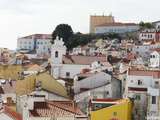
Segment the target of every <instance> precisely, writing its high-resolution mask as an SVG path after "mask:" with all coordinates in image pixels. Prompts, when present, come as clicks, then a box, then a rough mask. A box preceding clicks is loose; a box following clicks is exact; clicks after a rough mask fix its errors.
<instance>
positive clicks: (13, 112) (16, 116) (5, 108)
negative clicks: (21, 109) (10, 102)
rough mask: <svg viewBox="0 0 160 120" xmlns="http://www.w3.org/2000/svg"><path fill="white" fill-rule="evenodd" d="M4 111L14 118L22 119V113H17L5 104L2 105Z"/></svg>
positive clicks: (15, 119) (16, 119)
mask: <svg viewBox="0 0 160 120" xmlns="http://www.w3.org/2000/svg"><path fill="white" fill-rule="evenodd" d="M4 112H5V113H6V114H7V115H9V116H10V117H12V118H13V119H14V120H22V115H20V114H19V113H17V112H15V111H13V110H12V109H10V108H8V107H7V106H4Z"/></svg>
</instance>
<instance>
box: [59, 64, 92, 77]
mask: <svg viewBox="0 0 160 120" xmlns="http://www.w3.org/2000/svg"><path fill="white" fill-rule="evenodd" d="M85 68H90V65H76V64H63V65H62V67H61V69H60V77H61V78H71V79H73V78H74V76H75V75H77V74H79V73H81V71H82V69H85ZM66 72H70V77H67V76H66Z"/></svg>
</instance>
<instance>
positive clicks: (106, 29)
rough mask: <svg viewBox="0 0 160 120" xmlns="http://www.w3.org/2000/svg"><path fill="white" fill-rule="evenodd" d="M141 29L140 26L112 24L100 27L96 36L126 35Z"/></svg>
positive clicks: (97, 28)
mask: <svg viewBox="0 0 160 120" xmlns="http://www.w3.org/2000/svg"><path fill="white" fill-rule="evenodd" d="M138 29H139V26H138V25H137V24H134V23H112V24H106V25H100V26H97V27H96V28H95V33H96V34H103V33H126V32H135V31H137V30H138Z"/></svg>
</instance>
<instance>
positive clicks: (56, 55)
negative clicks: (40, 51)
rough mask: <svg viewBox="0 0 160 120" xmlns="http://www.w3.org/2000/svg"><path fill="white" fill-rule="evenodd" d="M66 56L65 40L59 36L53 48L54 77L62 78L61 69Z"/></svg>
mask: <svg viewBox="0 0 160 120" xmlns="http://www.w3.org/2000/svg"><path fill="white" fill-rule="evenodd" d="M65 54H66V46H65V45H64V42H63V39H62V38H59V37H58V36H57V37H56V39H55V40H54V44H53V45H52V48H51V65H52V75H53V77H55V78H58V77H59V76H60V68H61V66H62V63H63V55H65Z"/></svg>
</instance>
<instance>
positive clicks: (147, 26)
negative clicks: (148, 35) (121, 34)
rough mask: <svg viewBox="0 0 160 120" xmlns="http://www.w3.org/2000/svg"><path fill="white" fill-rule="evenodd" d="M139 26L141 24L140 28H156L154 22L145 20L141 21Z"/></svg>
mask: <svg viewBox="0 0 160 120" xmlns="http://www.w3.org/2000/svg"><path fill="white" fill-rule="evenodd" d="M139 26H140V29H151V28H154V26H153V24H152V23H150V22H143V21H141V22H140V23H139Z"/></svg>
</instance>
